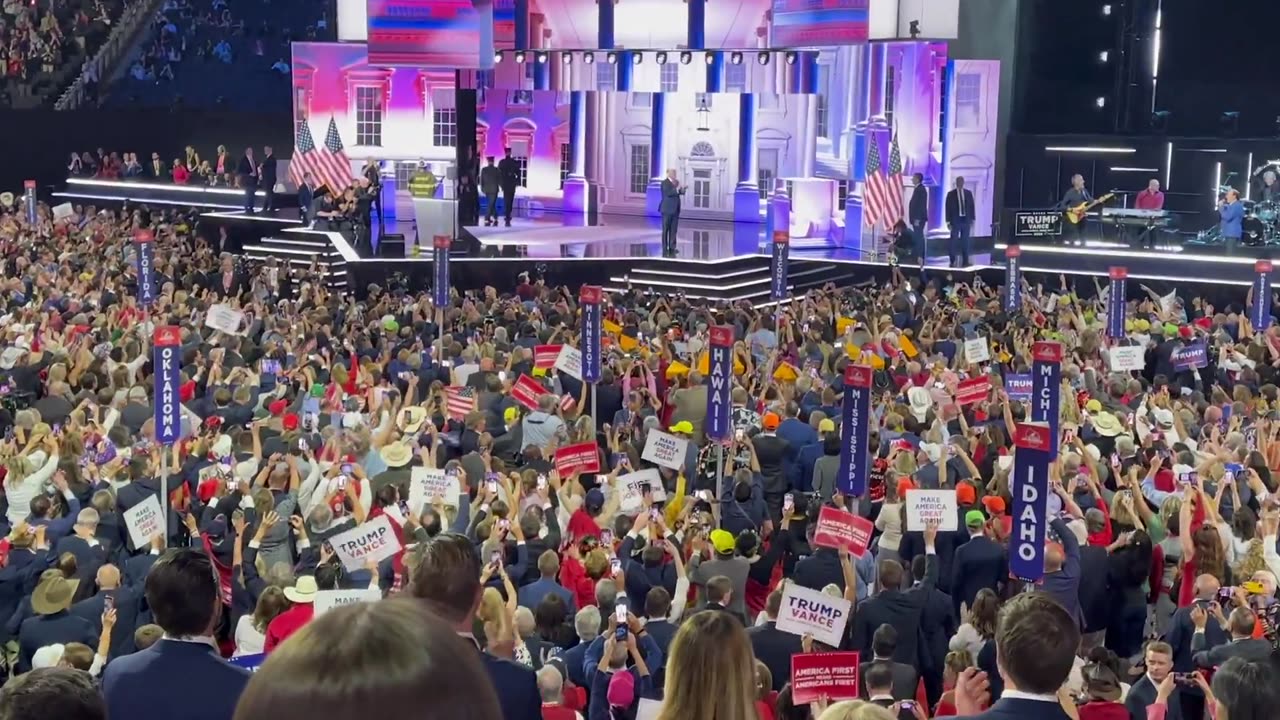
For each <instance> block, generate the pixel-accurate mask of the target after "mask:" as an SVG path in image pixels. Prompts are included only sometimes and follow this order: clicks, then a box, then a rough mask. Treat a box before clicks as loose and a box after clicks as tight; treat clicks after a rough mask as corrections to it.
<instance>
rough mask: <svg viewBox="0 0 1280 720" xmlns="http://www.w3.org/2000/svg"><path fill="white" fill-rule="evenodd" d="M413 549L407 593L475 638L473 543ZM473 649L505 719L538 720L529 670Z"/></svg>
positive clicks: (440, 538) (460, 539) (449, 536)
mask: <svg viewBox="0 0 1280 720" xmlns="http://www.w3.org/2000/svg"><path fill="white" fill-rule="evenodd" d="M521 542H522V543H523V541H521ZM417 552H418V557H419V561H418V569H417V572H415V573H413V579H412V580H411V581H410V584H409V594H410V595H412V596H413V597H416V598H421V599H422V600H424V601H425V602H426V604H427V606H428V607H429V608H430V609H431V610H432V611H433V612H435V613H436V614H437V615H439V616H440V617H441V618H443V619H445V620H446V621H448V622H450V623H453V625H454V627H455V628H456V629H457V632H458V634H459V635H461V636H463V637H466V638H469V639H470V640H471V641H472V642H475V636H474V635H472V634H471V627H472V623H473V622H474V620H475V615H476V609H477V608H479V607H480V598H481V595H482V592H483V590H484V588H483V586H482V585H481V584H480V571H481V565H480V557H479V555H478V554H477V553H476V549H475V546H474V545H472V543H471V541H470V540H469V539H467V537H466V536H465V535H461V534H458V533H453V532H449V533H441V534H440V535H437V536H436V537H434V538H432V540H431V541H430V542H428V543H425V544H422V545H420V546H419V547H418V551H417ZM476 652H477V653H479V654H480V658H481V660H482V661H483V663H484V668H485V670H486V671H487V672H488V673H489V679H490V680H491V681H492V683H493V690H494V691H495V692H496V693H497V697H498V703H499V704H500V705H501V706H502V717H503V720H541V718H542V697H541V695H539V694H538V683H537V679H536V676H535V675H534V673H533V670H532V669H531V668H528V667H525V666H523V665H517V664H516V663H514V662H512V661H510V660H505V659H502V658H497V657H494V656H493V655H490V654H488V653H485V652H483V651H482V650H481V648H480V645H479V644H478V643H477V644H476ZM477 690H478V691H483V690H482V689H480V688H477ZM121 717H124V716H121Z"/></svg>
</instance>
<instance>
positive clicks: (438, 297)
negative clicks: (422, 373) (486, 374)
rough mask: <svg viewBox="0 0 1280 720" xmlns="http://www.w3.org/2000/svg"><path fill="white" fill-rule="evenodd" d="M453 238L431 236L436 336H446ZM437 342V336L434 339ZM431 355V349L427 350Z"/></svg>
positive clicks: (432, 293) (442, 350)
mask: <svg viewBox="0 0 1280 720" xmlns="http://www.w3.org/2000/svg"><path fill="white" fill-rule="evenodd" d="M452 246H453V240H452V239H450V237H449V236H448V235H434V236H432V238H431V271H432V273H433V276H432V277H433V281H432V287H431V303H432V304H433V305H435V313H433V314H434V315H435V318H436V338H443V337H444V309H445V307H447V306H448V305H449V248H450V247H452ZM431 342H432V344H434V343H435V338H433V339H432V341H431ZM427 355H428V357H430V350H428V352H427ZM436 360H437V361H439V362H440V363H441V364H443V363H444V343H443V342H441V343H440V357H438V358H436Z"/></svg>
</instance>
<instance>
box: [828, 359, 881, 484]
mask: <svg viewBox="0 0 1280 720" xmlns="http://www.w3.org/2000/svg"><path fill="white" fill-rule="evenodd" d="M872 372H873V371H872V370H871V368H870V367H869V366H867V365H848V366H846V367H845V369H844V407H843V408H841V411H840V412H841V418H840V474H839V475H838V476H837V483H836V484H837V487H838V488H839V490H840V492H842V493H844V494H845V495H846V496H848V497H854V498H859V497H862V495H863V494H864V493H866V491H867V475H868V470H869V468H868V467H867V443H868V442H869V441H870V434H869V433H870V425H871V376H872Z"/></svg>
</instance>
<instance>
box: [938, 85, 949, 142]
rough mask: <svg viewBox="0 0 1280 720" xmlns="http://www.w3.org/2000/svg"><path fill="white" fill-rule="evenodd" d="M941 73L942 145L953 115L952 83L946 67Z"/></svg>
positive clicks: (939, 90)
mask: <svg viewBox="0 0 1280 720" xmlns="http://www.w3.org/2000/svg"><path fill="white" fill-rule="evenodd" d="M939 72H941V73H942V82H940V83H938V85H939V86H940V87H939V88H938V144H942V143H943V142H944V141H945V139H946V134H947V118H948V117H949V116H950V114H951V109H950V106H951V83H950V82H949V80H950V77H949V75H950V73H948V72H947V71H946V66H943V68H942V69H941V70H940V71H939Z"/></svg>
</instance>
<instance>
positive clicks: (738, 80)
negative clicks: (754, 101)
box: [724, 63, 747, 93]
mask: <svg viewBox="0 0 1280 720" xmlns="http://www.w3.org/2000/svg"><path fill="white" fill-rule="evenodd" d="M724 84H725V89H726V90H728V91H729V92H737V93H744V92H746V91H747V65H746V63H741V64H738V65H734V64H733V63H729V64H728V65H725V66H724Z"/></svg>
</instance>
